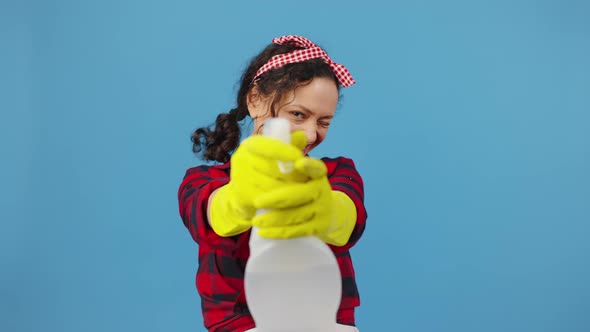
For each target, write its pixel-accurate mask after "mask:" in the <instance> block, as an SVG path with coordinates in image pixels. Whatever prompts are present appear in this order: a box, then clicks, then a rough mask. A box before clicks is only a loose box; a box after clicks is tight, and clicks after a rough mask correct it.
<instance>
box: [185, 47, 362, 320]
mask: <svg viewBox="0 0 590 332" xmlns="http://www.w3.org/2000/svg"><path fill="white" fill-rule="evenodd" d="M352 84H354V80H353V79H352V77H351V76H350V74H349V73H348V70H347V69H346V68H345V67H344V66H342V65H339V64H336V63H334V62H333V61H332V60H331V59H330V58H329V57H328V55H327V54H326V53H325V52H324V51H323V50H322V49H321V48H319V47H317V46H316V45H315V44H314V43H313V42H311V41H309V40H308V39H306V38H303V37H300V36H292V35H290V36H283V37H280V38H276V39H274V40H273V43H271V44H270V45H269V46H267V47H266V48H265V49H264V50H263V51H262V52H261V53H260V54H259V55H258V56H256V57H255V58H254V59H253V60H252V61H251V63H250V65H249V67H248V68H247V69H246V71H245V72H244V74H243V75H242V79H241V86H240V90H239V92H238V96H237V106H236V108H234V109H232V110H230V112H229V113H226V114H220V115H218V116H217V120H216V122H215V127H214V129H209V128H200V129H197V130H196V131H195V133H194V134H193V137H192V141H193V151H194V152H196V153H199V152H203V158H204V159H206V160H212V161H218V162H222V163H223V164H221V165H215V166H205V165H203V166H198V167H194V168H191V169H189V170H188V171H187V173H186V175H185V177H184V179H183V181H182V184H181V185H180V189H179V192H178V199H179V205H180V214H181V216H182V219H183V221H184V224H185V226H186V227H187V228H188V230H189V231H190V233H191V235H192V237H193V239H194V240H195V241H196V242H197V243H198V244H199V269H198V272H197V277H196V285H197V289H198V291H199V294H200V296H201V299H202V302H201V303H202V311H203V317H204V324H205V327H206V328H207V329H208V330H209V331H228V332H242V331H247V330H249V329H252V328H254V327H255V324H254V321H253V319H252V317H251V315H250V313H249V310H248V307H247V304H246V298H245V295H244V281H243V278H244V270H245V265H246V261H247V259H248V256H249V247H248V241H249V236H250V228H251V227H252V226H256V227H258V229H259V234H260V235H261V236H263V237H267V238H277V239H281V238H282V239H285V238H293V237H299V236H308V235H315V236H317V237H319V238H320V239H322V240H323V241H324V242H326V243H327V244H328V245H329V246H330V248H331V249H332V251H333V252H334V253H335V255H336V258H337V260H338V264H339V266H340V270H341V274H342V287H343V289H342V291H343V292H342V301H341V304H340V308H339V310H338V314H337V321H338V323H339V324H343V325H350V326H354V325H355V318H354V310H355V307H357V306H359V305H360V301H359V295H358V291H357V286H356V282H355V276H354V268H353V265H352V260H351V257H350V253H349V249H350V248H351V247H352V246H353V245H354V244H355V243H356V242H357V241H358V240H359V238H360V237H361V235H362V233H363V231H364V228H365V220H366V218H367V215H366V211H365V207H364V205H363V199H364V193H363V182H362V179H361V177H360V175H359V174H358V172H357V171H356V169H355V166H354V163H353V162H352V160H350V159H347V158H343V157H339V158H335V159H330V158H322V159H321V160H319V159H314V158H310V157H308V156H307V154H308V153H309V152H310V151H311V150H312V149H313V148H315V147H316V146H318V145H319V144H320V143H321V142H322V141H323V140H324V139H325V138H326V133H327V131H328V127H329V126H330V122H331V120H332V118H333V116H334V112H335V111H336V106H337V104H338V98H339V90H340V88H341V87H347V86H349V85H352ZM246 116H250V117H252V119H253V121H254V130H253V135H251V136H250V137H248V138H247V139H245V140H244V141H243V142H242V143H241V144H240V143H239V142H240V135H241V134H240V127H239V121H241V120H243V119H244V118H245V117H246ZM269 117H283V118H286V119H288V120H289V121H290V123H291V127H292V131H293V132H292V136H291V140H292V142H291V144H286V143H282V142H280V141H278V140H274V139H271V138H268V137H265V136H262V135H256V134H258V133H260V132H261V129H262V126H263V124H264V120H266V119H268V118H269ZM236 148H237V149H236ZM234 150H235V152H234V153H233V154H232V152H233V151H234ZM279 160H280V161H292V162H293V165H294V171H293V172H291V173H289V174H283V173H281V172H280V171H279V170H278V166H277V165H278V161H279ZM257 209H269V210H271V212H268V213H265V214H263V215H259V216H256V213H255V212H256V210H257ZM302 319H304V318H302ZM351 329H352V328H351ZM352 330H354V329H352Z"/></svg>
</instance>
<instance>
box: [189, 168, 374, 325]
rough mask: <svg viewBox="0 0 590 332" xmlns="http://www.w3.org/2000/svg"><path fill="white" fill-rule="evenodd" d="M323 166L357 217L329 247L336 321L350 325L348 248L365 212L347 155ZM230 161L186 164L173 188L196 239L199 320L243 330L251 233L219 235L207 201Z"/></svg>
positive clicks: (355, 298)
mask: <svg viewBox="0 0 590 332" xmlns="http://www.w3.org/2000/svg"><path fill="white" fill-rule="evenodd" d="M322 160H323V161H324V162H325V163H326V166H327V168H328V177H329V181H330V183H331V185H332V189H333V190H340V191H342V192H344V193H346V194H347V195H348V196H349V197H350V198H351V199H352V200H353V202H354V204H355V206H356V209H357V222H356V226H355V228H354V231H353V233H352V235H351V237H350V240H349V241H348V243H347V244H346V245H344V246H342V247H336V246H330V247H331V249H332V251H333V252H334V254H335V255H336V259H337V261H338V264H339V266H340V271H341V274H342V288H343V289H342V291H343V293H342V302H341V304H340V309H339V310H338V314H337V321H338V323H340V324H346V325H354V324H355V319H354V308H355V307H357V306H359V305H360V300H359V294H358V290H357V285H356V281H355V274H354V268H353V264H352V259H351V256H350V252H349V249H350V248H351V247H352V246H353V245H354V244H355V243H356V242H357V241H358V240H359V238H360V237H361V235H362V233H363V231H364V229H365V220H366V218H367V214H366V211H365V208H364V204H363V199H364V195H363V182H362V179H361V177H360V175H359V174H358V172H357V171H356V168H355V166H354V163H353V162H352V160H350V159H346V158H336V159H328V158H324V159H322ZM229 167H230V166H229V163H226V164H223V165H219V166H198V167H194V168H191V169H189V170H188V171H187V172H186V175H185V177H184V179H183V181H182V183H181V185H180V188H179V191H178V200H179V209H180V215H181V217H182V220H183V222H184V225H185V226H186V227H187V229H188V230H189V232H190V234H191V236H192V237H193V239H194V240H195V241H196V242H197V243H198V244H199V268H198V271H197V277H196V286H197V290H198V292H199V295H200V296H201V308H202V311H203V320H204V324H205V327H206V328H207V329H208V331H210V332H213V331H216V332H242V331H246V330H248V329H251V328H253V327H254V321H253V319H252V317H251V315H250V312H249V310H248V306H247V304H246V299H245V294H244V270H245V266H246V262H247V260H248V257H249V253H250V251H249V247H248V241H249V238H250V232H245V233H242V234H240V235H236V236H233V237H221V236H219V235H217V234H216V233H215V232H214V231H213V230H212V229H211V227H210V226H209V223H208V221H207V203H208V199H209V196H210V195H211V193H212V192H213V191H215V190H216V189H217V188H219V187H221V186H223V185H225V184H227V183H228V182H229Z"/></svg>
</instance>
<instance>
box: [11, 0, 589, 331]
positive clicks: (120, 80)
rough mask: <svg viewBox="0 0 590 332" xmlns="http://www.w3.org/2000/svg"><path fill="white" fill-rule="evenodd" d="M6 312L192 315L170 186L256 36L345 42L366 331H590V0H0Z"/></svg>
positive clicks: (39, 320)
mask: <svg viewBox="0 0 590 332" xmlns="http://www.w3.org/2000/svg"><path fill="white" fill-rule="evenodd" d="M0 28H1V29H0V42H1V44H0V47H1V49H0V91H1V92H0V93H1V98H0V111H1V118H0V135H1V137H0V144H1V155H2V163H1V164H0V168H1V172H0V181H1V185H0V191H1V192H0V204H1V205H0V220H1V222H2V224H1V225H2V228H1V231H0V255H1V264H2V265H1V273H0V317H1V319H0V330H1V331H64V332H66V331H68V332H69V331H200V330H202V327H201V324H202V320H201V313H200V301H199V298H198V295H197V293H196V290H195V288H194V273H195V271H196V268H197V246H196V244H195V243H194V242H193V241H192V239H191V238H190V236H189V234H188V232H187V231H186V229H185V228H184V226H183V225H182V222H181V220H180V218H179V215H178V211H177V200H176V190H177V188H178V185H179V184H180V181H181V179H182V176H183V175H184V171H185V170H186V169H187V168H189V167H191V166H193V165H197V164H199V163H200V161H199V160H198V159H197V158H196V157H194V156H193V155H192V153H191V150H190V148H191V145H190V141H189V137H190V134H191V132H192V131H193V130H194V129H195V128H196V127H198V126H203V125H207V124H209V123H211V122H212V121H213V120H214V119H215V116H216V114H218V113H220V112H226V111H227V110H229V108H230V107H232V106H233V103H234V96H235V93H236V90H237V81H238V79H239V76H240V74H241V71H242V70H243V69H244V67H245V65H246V64H247V62H248V60H249V59H250V57H252V56H254V55H255V54H256V53H257V52H258V51H259V50H260V49H261V48H263V47H264V46H265V45H266V44H267V43H269V42H270V40H271V39H272V38H273V37H276V36H280V35H284V34H301V35H305V36H307V37H309V38H311V39H312V40H314V41H316V42H317V43H319V44H320V45H322V46H323V47H324V48H325V49H326V50H327V51H328V52H329V53H330V55H331V56H332V57H333V58H334V59H335V60H336V61H337V62H341V63H344V64H346V65H347V66H348V67H349V69H350V70H351V72H352V73H353V75H354V77H355V78H356V80H357V81H358V84H357V85H355V86H353V87H351V88H349V89H346V90H343V94H344V98H343V100H342V106H341V108H340V109H339V110H338V115H337V118H336V121H335V122H334V124H333V127H332V129H331V131H330V133H329V135H328V139H327V141H325V142H324V143H323V145H322V146H320V147H319V148H318V149H317V151H316V152H315V153H313V155H314V156H317V157H319V156H324V155H326V156H337V155H345V156H348V157H351V158H353V159H354V160H355V162H356V164H357V167H358V169H359V170H360V172H361V174H362V175H363V177H364V179H365V185H366V205H367V208H368V211H369V220H368V227H367V230H366V233H365V235H364V237H363V238H362V240H361V242H359V244H358V245H357V246H356V247H355V248H354V249H353V252H352V254H353V257H354V259H355V266H356V269H357V274H358V283H359V286H360V291H361V296H362V306H361V307H360V308H359V310H358V315H357V320H358V325H359V327H360V328H361V330H362V331H363V332H366V331H405V332H410V331H420V332H422V331H453V332H461V331H482V332H483V331H572V332H573V331H589V330H590V315H589V313H590V283H589V281H590V263H589V262H590V257H589V256H590V241H589V239H588V238H589V235H590V175H589V170H590V114H589V112H590V60H589V59H590V5H589V3H588V2H586V1H573V0H572V1H563V0H562V1H557V0H554V1H426V0H424V1H416V0H413V1H409V0H408V1H393V2H389V4H388V5H386V4H385V2H380V1H362V2H358V3H354V4H352V2H350V3H345V2H333V1H297V2H265V3H264V4H263V3H262V2H260V3H257V4H255V3H254V2H248V3H246V2H238V1H235V2H230V1H217V2H215V3H214V2H206V3H205V2H198V1H188V0H184V1H183V0H167V1H139V0H137V1H120V0H117V1H115V0H108V1H107V0H103V1H74V0H69V1H67V0H55V1H33V0H21V1H17V0H3V1H1V2H0Z"/></svg>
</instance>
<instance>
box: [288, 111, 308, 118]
mask: <svg viewBox="0 0 590 332" xmlns="http://www.w3.org/2000/svg"><path fill="white" fill-rule="evenodd" d="M291 115H293V116H294V117H296V118H298V119H303V118H304V117H305V114H303V113H302V112H297V111H294V112H291Z"/></svg>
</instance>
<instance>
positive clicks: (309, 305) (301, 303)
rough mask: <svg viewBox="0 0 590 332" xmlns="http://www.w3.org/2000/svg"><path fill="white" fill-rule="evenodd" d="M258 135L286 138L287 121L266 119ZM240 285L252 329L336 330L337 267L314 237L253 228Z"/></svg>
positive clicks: (286, 166)
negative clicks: (266, 234) (268, 234)
mask: <svg viewBox="0 0 590 332" xmlns="http://www.w3.org/2000/svg"><path fill="white" fill-rule="evenodd" d="M263 134H264V135H266V136H270V137H275V138H277V139H280V140H282V141H284V142H287V143H288V142H289V141H290V124H289V121H288V120H286V119H281V118H272V119H269V120H267V121H266V122H265V124H264V129H263ZM279 167H280V169H281V171H283V172H289V171H291V170H292V164H291V165H290V164H289V163H280V164H279ZM258 213H264V211H259V212H258ZM244 288H245V292H246V300H247V303H248V307H249V309H250V313H251V314H252V317H253V318H254V321H255V323H256V331H257V332H331V331H338V330H340V329H339V326H338V325H337V324H336V313H337V311H338V307H339V305H340V300H341V296H342V279H341V275H340V269H339V267H338V262H337V261H336V257H335V256H334V253H333V252H332V250H330V248H329V247H328V246H327V245H326V244H325V243H324V242H322V241H321V240H320V239H318V238H317V237H315V236H309V237H301V238H295V239H286V240H283V239H280V240H275V239H265V238H261V237H260V236H258V233H257V230H256V228H253V229H252V232H251V235H250V258H249V260H248V262H247V264H246V270H245V277H244Z"/></svg>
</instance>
